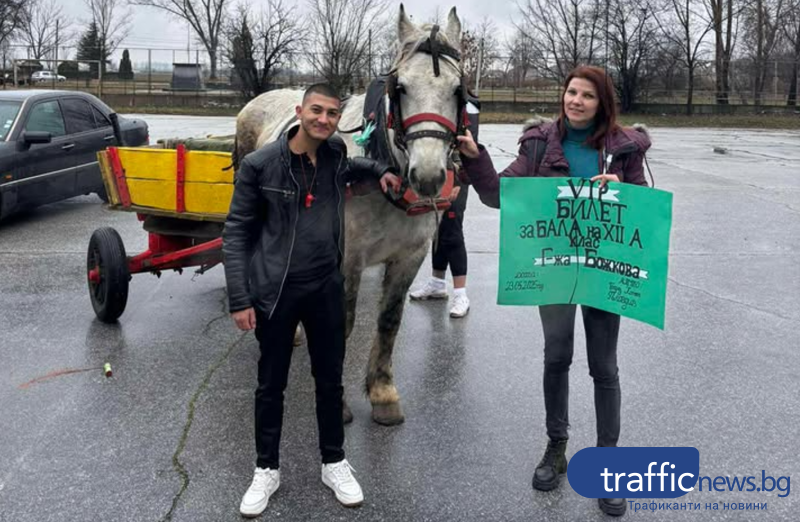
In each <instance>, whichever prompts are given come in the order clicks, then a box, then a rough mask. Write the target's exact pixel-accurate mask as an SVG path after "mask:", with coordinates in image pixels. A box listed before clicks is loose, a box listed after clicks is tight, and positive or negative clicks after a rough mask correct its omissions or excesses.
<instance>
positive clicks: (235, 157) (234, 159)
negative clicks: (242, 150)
mask: <svg viewBox="0 0 800 522" xmlns="http://www.w3.org/2000/svg"><path fill="white" fill-rule="evenodd" d="M231 165H232V166H233V173H234V174H236V171H238V170H239V136H238V134H234V136H233V150H232V151H231ZM226 170H227V169H226Z"/></svg>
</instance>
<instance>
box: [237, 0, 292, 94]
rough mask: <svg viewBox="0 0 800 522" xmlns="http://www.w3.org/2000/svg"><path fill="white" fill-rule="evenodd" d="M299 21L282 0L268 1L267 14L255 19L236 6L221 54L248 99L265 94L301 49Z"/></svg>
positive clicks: (247, 10)
mask: <svg viewBox="0 0 800 522" xmlns="http://www.w3.org/2000/svg"><path fill="white" fill-rule="evenodd" d="M299 20H300V17H298V16H297V15H296V12H295V9H294V8H287V7H286V6H284V5H283V2H282V0H268V1H267V10H266V12H265V11H262V12H260V13H258V14H257V15H252V14H251V13H250V9H249V7H248V6H239V7H238V8H237V10H236V12H235V14H234V15H233V16H232V17H231V18H230V21H229V22H228V24H227V26H226V28H225V32H226V34H227V37H228V45H227V46H225V47H223V54H224V56H225V58H226V59H227V60H228V61H229V62H230V63H231V64H232V65H233V71H234V74H236V76H237V78H238V80H239V83H240V90H241V91H242V94H244V95H245V96H246V97H247V98H248V99H249V98H254V97H256V96H258V95H259V94H261V93H262V92H266V91H268V90H269V89H270V87H271V86H272V84H273V79H274V77H275V74H276V73H277V72H279V71H280V69H281V68H282V67H283V66H284V65H285V64H286V63H288V61H289V59H290V57H291V55H292V53H294V52H295V51H297V50H298V48H299V47H300V46H301V45H302V43H303V35H304V33H305V30H304V29H303V27H302V22H300V21H299Z"/></svg>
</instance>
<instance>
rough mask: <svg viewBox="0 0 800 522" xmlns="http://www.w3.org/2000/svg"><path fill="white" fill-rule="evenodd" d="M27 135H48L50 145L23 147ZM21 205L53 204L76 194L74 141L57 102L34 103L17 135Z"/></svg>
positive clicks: (19, 197) (18, 195) (18, 194)
mask: <svg viewBox="0 0 800 522" xmlns="http://www.w3.org/2000/svg"><path fill="white" fill-rule="evenodd" d="M26 132H49V133H50V136H51V140H50V142H49V143H34V144H28V145H26V144H25V142H24V135H25V133H26ZM16 141H17V150H18V152H19V156H18V161H17V163H16V165H17V171H18V174H17V176H15V178H16V179H18V180H19V184H18V189H17V202H18V204H19V205H20V206H36V205H44V204H46V203H52V202H54V201H59V200H62V199H65V198H70V197H72V196H74V195H75V160H74V155H73V149H74V148H75V142H74V141H73V139H72V137H71V136H69V135H67V130H66V125H65V123H64V116H63V115H62V112H61V106H60V105H59V103H58V100H55V99H53V100H44V101H40V102H35V104H34V105H33V106H32V107H31V108H30V110H29V111H28V113H27V115H26V116H25V122H24V124H23V126H22V130H21V132H20V133H19V134H18V136H17V140H16Z"/></svg>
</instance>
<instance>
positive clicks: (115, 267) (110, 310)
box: [86, 227, 131, 323]
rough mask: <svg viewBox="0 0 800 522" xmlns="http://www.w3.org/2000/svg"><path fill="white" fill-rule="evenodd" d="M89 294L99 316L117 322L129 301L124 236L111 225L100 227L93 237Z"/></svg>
mask: <svg viewBox="0 0 800 522" xmlns="http://www.w3.org/2000/svg"><path fill="white" fill-rule="evenodd" d="M86 271H87V280H88V283H89V297H90V298H91V300H92V308H94V313H95V314H96V315H97V318H98V319H100V320H101V321H103V322H104V323H113V322H115V321H116V320H117V318H119V316H120V315H122V312H124V311H125V305H126V304H127V303H128V283H129V281H130V278H131V275H130V271H129V270H128V259H127V257H126V256H125V246H124V245H123V244H122V238H121V237H120V236H119V233H117V231H116V230H114V229H113V228H111V227H103V228H98V229H97V230H95V231H94V233H93V234H92V238H91V239H90V240H89V252H88V254H87V256H86Z"/></svg>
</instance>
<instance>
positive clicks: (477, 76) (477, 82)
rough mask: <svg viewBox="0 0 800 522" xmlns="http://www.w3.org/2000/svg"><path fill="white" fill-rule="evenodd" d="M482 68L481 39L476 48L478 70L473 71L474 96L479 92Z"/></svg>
mask: <svg viewBox="0 0 800 522" xmlns="http://www.w3.org/2000/svg"><path fill="white" fill-rule="evenodd" d="M482 66H483V38H481V43H480V45H479V46H478V68H477V69H476V70H475V96H479V95H480V92H481V67H482Z"/></svg>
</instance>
